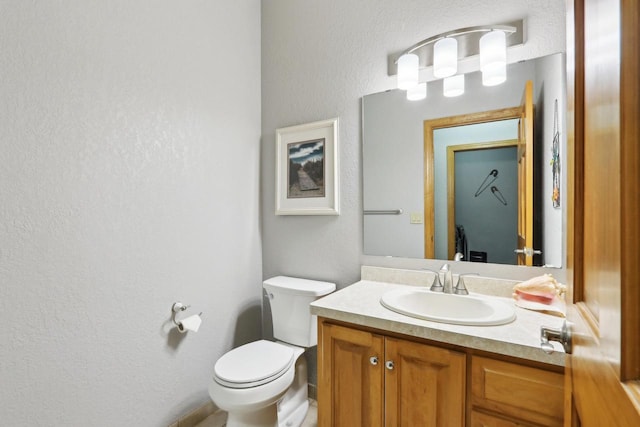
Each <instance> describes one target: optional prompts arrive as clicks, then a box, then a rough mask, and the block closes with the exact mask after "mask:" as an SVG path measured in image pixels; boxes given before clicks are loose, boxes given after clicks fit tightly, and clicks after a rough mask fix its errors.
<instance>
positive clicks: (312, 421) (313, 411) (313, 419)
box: [196, 400, 318, 427]
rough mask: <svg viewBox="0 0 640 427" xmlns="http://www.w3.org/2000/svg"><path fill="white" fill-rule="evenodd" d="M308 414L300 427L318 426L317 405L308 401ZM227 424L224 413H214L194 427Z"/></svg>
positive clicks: (213, 426)
mask: <svg viewBox="0 0 640 427" xmlns="http://www.w3.org/2000/svg"><path fill="white" fill-rule="evenodd" d="M309 402H310V405H309V412H307V417H306V418H305V419H304V421H303V422H302V426H300V427H317V426H318V403H317V402H316V401H315V400H310V401H309ZM226 422H227V413H226V412H216V413H215V414H211V415H209V416H208V417H207V418H206V419H205V420H204V421H202V422H200V423H199V424H197V425H196V427H224V426H225V424H226Z"/></svg>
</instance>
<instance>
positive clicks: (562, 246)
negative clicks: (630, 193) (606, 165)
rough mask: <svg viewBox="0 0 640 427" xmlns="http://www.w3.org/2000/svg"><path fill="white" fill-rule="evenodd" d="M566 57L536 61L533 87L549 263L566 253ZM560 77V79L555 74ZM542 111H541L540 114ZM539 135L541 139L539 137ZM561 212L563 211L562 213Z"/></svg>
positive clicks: (544, 246)
mask: <svg viewBox="0 0 640 427" xmlns="http://www.w3.org/2000/svg"><path fill="white" fill-rule="evenodd" d="M564 67H565V56H564V55H554V56H549V57H545V58H543V59H542V60H540V61H536V76H538V78H537V80H536V82H535V83H534V90H535V91H536V95H535V98H536V112H537V114H543V117H538V116H537V117H536V126H535V127H536V129H535V132H537V134H538V137H536V140H539V141H541V142H542V146H543V147H544V148H543V149H542V150H540V151H541V153H540V154H542V156H541V157H542V159H541V169H542V176H540V177H539V179H540V180H541V181H542V196H541V200H540V202H541V205H542V212H543V216H544V218H545V222H544V226H543V228H544V230H543V236H542V242H543V244H542V247H541V249H542V254H543V257H544V262H545V263H546V264H549V265H554V266H561V265H564V264H565V263H564V260H563V256H562V255H563V254H564V253H565V252H566V239H565V238H564V236H563V234H562V230H563V229H566V224H565V223H566V218H567V217H566V208H567V204H566V201H565V199H566V194H567V173H566V169H565V165H566V164H567V134H566V130H565V129H566V128H567V126H566V110H567V103H566V93H567V83H566V74H565V73H564V72H563V70H564ZM558 76H561V78H560V79H558V78H557V77H558ZM556 100H557V101H558V117H557V119H558V129H557V130H558V134H559V138H560V208H554V207H553V201H552V197H551V196H552V195H553V174H552V168H551V158H552V147H553V137H554V127H553V126H554V103H555V101H556ZM541 112H542V113H541ZM538 138H540V139H538ZM563 212H564V213H565V214H563Z"/></svg>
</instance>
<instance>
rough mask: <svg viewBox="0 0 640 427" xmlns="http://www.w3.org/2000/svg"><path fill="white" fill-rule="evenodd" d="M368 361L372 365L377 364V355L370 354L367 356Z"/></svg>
mask: <svg viewBox="0 0 640 427" xmlns="http://www.w3.org/2000/svg"><path fill="white" fill-rule="evenodd" d="M369 363H371V364H372V365H374V366H375V365H377V364H378V356H371V357H370V358H369Z"/></svg>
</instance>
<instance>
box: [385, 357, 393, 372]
mask: <svg viewBox="0 0 640 427" xmlns="http://www.w3.org/2000/svg"><path fill="white" fill-rule="evenodd" d="M384 367H385V368H387V369H388V370H390V371H392V370H393V360H387V361H386V362H384Z"/></svg>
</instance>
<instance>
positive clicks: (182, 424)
mask: <svg viewBox="0 0 640 427" xmlns="http://www.w3.org/2000/svg"><path fill="white" fill-rule="evenodd" d="M217 411H218V407H217V406H216V405H215V404H214V403H213V402H211V401H210V402H207V403H205V404H204V405H202V406H200V407H199V408H196V409H194V410H193V411H191V412H189V413H188V414H187V415H185V416H184V417H181V418H180V419H179V420H178V421H176V422H175V423H173V424H171V425H170V426H169V427H196V426H197V425H198V424H199V423H201V422H202V421H204V420H205V419H207V418H208V417H209V416H210V415H212V414H214V413H215V412H217Z"/></svg>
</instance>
